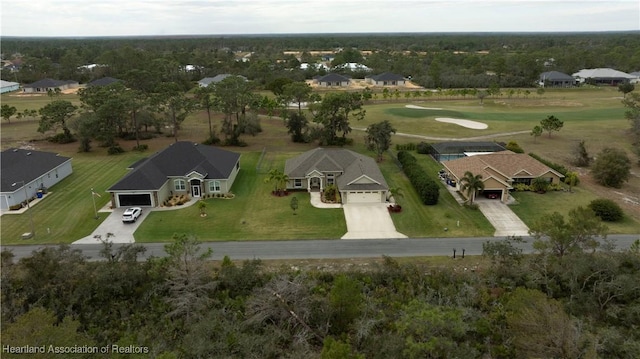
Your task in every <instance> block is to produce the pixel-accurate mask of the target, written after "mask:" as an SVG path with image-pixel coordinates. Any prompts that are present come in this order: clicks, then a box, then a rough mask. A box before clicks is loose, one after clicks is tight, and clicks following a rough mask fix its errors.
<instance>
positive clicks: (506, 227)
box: [474, 199, 529, 237]
mask: <svg viewBox="0 0 640 359" xmlns="http://www.w3.org/2000/svg"><path fill="white" fill-rule="evenodd" d="M474 203H475V204H477V205H478V208H480V211H481V212H482V214H484V216H485V217H486V218H487V219H488V220H489V222H491V225H493V227H494V228H495V229H496V232H495V233H494V234H493V236H494V237H507V236H528V235H529V227H527V225H526V224H524V222H522V220H521V219H520V218H519V217H518V216H516V214H515V213H513V211H512V210H511V208H509V206H507V205H506V204H504V203H502V202H500V201H499V200H486V199H477V200H476V201H475V202H474Z"/></svg>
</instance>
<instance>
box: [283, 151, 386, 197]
mask: <svg viewBox="0 0 640 359" xmlns="http://www.w3.org/2000/svg"><path fill="white" fill-rule="evenodd" d="M284 173H285V174H286V175H287V176H289V181H288V182H287V189H288V190H306V191H308V192H317V191H319V192H322V191H323V190H324V189H325V187H327V186H328V185H336V186H337V188H338V191H339V192H340V197H341V199H342V203H384V202H385V201H386V199H387V192H388V190H389V186H388V185H387V182H386V181H385V179H384V176H383V175H382V172H380V169H379V168H378V164H377V163H376V161H375V160H374V159H373V158H371V157H367V156H364V155H361V154H359V153H356V152H353V151H350V150H347V149H342V148H316V149H313V150H310V151H307V152H305V153H303V154H301V155H299V156H297V157H294V158H290V159H288V160H287V161H286V162H285V166H284Z"/></svg>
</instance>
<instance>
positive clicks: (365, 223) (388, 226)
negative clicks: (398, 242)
mask: <svg viewBox="0 0 640 359" xmlns="http://www.w3.org/2000/svg"><path fill="white" fill-rule="evenodd" d="M342 208H343V209H344V217H345V220H346V221H347V233H346V234H345V235H344V236H342V239H373V238H407V236H405V235H404V234H402V233H399V232H398V231H396V227H395V226H394V225H393V221H392V220H391V215H390V214H389V211H388V210H387V206H386V205H385V204H383V203H361V204H360V203H357V204H355V203H354V204H352V203H350V204H345V205H343V206H342Z"/></svg>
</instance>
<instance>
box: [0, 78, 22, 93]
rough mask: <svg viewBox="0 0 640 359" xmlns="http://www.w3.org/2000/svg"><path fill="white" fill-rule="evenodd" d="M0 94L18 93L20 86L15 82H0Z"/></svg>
mask: <svg viewBox="0 0 640 359" xmlns="http://www.w3.org/2000/svg"><path fill="white" fill-rule="evenodd" d="M0 86H1V87H0V93H5V92H12V91H18V89H19V88H20V84H19V83H17V82H9V81H5V80H0Z"/></svg>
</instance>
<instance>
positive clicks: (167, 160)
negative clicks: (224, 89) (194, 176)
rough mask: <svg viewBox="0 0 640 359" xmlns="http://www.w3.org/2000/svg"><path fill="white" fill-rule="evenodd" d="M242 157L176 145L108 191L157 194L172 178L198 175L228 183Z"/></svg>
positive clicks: (214, 149) (194, 145)
mask: <svg viewBox="0 0 640 359" xmlns="http://www.w3.org/2000/svg"><path fill="white" fill-rule="evenodd" d="M239 158H240V154H238V153H235V152H230V151H226V150H223V149H220V148H217V147H212V146H207V145H199V144H197V143H192V142H186V141H181V142H176V143H174V144H172V145H170V146H169V147H167V148H165V149H164V150H162V151H160V152H156V153H155V154H154V155H152V156H151V157H149V158H148V159H146V160H145V161H143V162H140V163H137V164H136V166H135V167H134V169H133V170H132V171H131V172H130V173H128V174H127V175H126V176H124V178H122V179H121V180H120V181H118V183H116V184H114V185H113V186H111V188H109V189H108V190H107V191H109V192H112V191H122V190H157V189H160V187H162V186H163V185H164V183H165V182H166V181H167V178H168V177H185V176H187V175H188V174H189V173H191V172H194V171H195V172H198V173H199V174H201V175H202V176H204V179H226V178H228V177H229V175H230V174H231V172H232V171H233V169H234V167H235V165H236V163H237V162H238V159H239Z"/></svg>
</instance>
